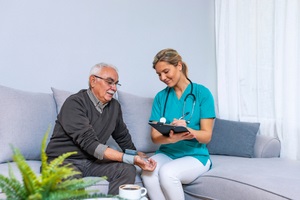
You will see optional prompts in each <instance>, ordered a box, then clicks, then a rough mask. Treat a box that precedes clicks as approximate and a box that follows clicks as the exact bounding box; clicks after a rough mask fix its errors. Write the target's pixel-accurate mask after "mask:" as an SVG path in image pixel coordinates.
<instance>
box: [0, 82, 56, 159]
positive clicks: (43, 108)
mask: <svg viewBox="0 0 300 200" xmlns="http://www.w3.org/2000/svg"><path fill="white" fill-rule="evenodd" d="M0 99H1V104H0V147H1V151H0V163H3V162H7V161H12V155H13V152H12V149H11V148H10V144H12V145H13V146H14V147H16V148H18V149H19V150H20V151H21V153H22V154H23V156H24V157H25V158H26V159H28V160H40V149H41V143H42V139H43V137H44V135H45V133H46V131H47V129H48V128H49V126H50V127H51V128H53V127H54V122H55V118H56V106H55V102H54V100H53V96H52V94H46V93H38V92H26V91H21V90H17V89H13V88H9V87H5V86H0ZM51 133H52V130H50V133H49V137H50V135H51Z"/></svg>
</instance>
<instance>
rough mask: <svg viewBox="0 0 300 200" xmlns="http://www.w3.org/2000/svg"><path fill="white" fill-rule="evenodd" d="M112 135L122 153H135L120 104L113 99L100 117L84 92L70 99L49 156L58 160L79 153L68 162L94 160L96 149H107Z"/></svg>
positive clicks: (50, 143) (59, 118) (57, 128)
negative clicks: (127, 151)
mask: <svg viewBox="0 0 300 200" xmlns="http://www.w3.org/2000/svg"><path fill="white" fill-rule="evenodd" d="M111 135H112V137H113V138H114V139H115V140H116V142H117V143H118V144H119V146H120V147H121V149H122V150H123V151H124V150H125V149H136V148H135V146H134V144H133V142H132V140H131V136H130V134H129V131H128V129H127V127H126V125H125V123H124V121H123V117H122V111H121V106H120V104H119V102H118V101H117V100H116V99H112V100H111V101H110V102H109V103H108V104H107V105H106V106H105V108H104V109H103V112H102V114H101V113H100V112H99V111H97V110H96V108H95V106H94V104H93V102H92V101H91V99H90V98H89V96H88V94H87V90H81V91H79V92H78V93H77V94H73V95H71V96H70V97H68V98H67V99H66V101H65V103H64V104H63V106H62V108H61V110H60V112H59V114H58V116H57V120H56V123H55V127H54V131H53V135H52V137H51V139H50V142H49V144H48V146H47V149H46V153H47V155H48V157H49V158H55V157H58V156H60V155H61V154H63V153H66V152H71V151H76V152H77V154H75V155H72V156H71V157H69V158H73V159H74V158H75V159H95V157H94V153H95V149H96V148H97V147H98V146H99V145H105V144H106V142H107V140H108V139H109V137H110V136H111ZM102 149H103V148H102Z"/></svg>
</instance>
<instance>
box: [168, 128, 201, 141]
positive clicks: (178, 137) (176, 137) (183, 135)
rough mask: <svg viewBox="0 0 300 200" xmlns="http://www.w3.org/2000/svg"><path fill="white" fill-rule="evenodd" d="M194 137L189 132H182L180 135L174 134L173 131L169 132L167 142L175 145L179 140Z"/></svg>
mask: <svg viewBox="0 0 300 200" xmlns="http://www.w3.org/2000/svg"><path fill="white" fill-rule="evenodd" d="M194 138H195V137H194V135H193V134H191V133H190V132H182V133H174V131H172V130H171V131H170V134H169V142H170V143H176V142H178V141H180V140H191V139H194Z"/></svg>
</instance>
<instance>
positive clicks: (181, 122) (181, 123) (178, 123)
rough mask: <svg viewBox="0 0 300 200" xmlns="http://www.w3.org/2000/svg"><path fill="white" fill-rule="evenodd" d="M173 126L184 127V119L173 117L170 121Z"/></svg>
mask: <svg viewBox="0 0 300 200" xmlns="http://www.w3.org/2000/svg"><path fill="white" fill-rule="evenodd" d="M171 124H172V125H174V126H184V127H186V121H185V120H184V119H174V120H173V122H172V123H171Z"/></svg>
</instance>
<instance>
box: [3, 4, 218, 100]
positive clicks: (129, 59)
mask: <svg viewBox="0 0 300 200" xmlns="http://www.w3.org/2000/svg"><path fill="white" fill-rule="evenodd" d="M168 47H171V48H175V49H176V50H178V52H179V53H180V54H181V55H182V57H183V59H184V61H185V62H186V63H187V64H188V66H189V74H190V78H191V79H192V80H193V81H194V82H198V83H201V84H204V85H206V86H207V87H208V88H210V89H211V91H212V92H213V94H214V95H216V63H215V41H214V1H212V0H188V1H186V0H110V1H104V0H89V1H84V0H42V1H41V0H26V1H18V0H0V84H1V85H5V86H9V87H13V88H17V89H22V90H26V91H34V92H35V91H37V92H50V91H51V90H50V87H56V88H58V89H64V90H69V91H73V92H76V91H78V90H79V89H82V88H87V80H88V74H89V70H90V68H91V67H92V66H93V65H94V64H96V63H98V62H108V63H112V64H114V65H116V66H117V67H118V69H119V74H120V82H121V83H122V87H121V88H120V90H123V91H126V92H131V93H134V94H138V95H141V96H154V95H155V94H156V92H158V91H159V90H161V89H162V88H163V87H165V85H164V84H163V83H161V82H160V81H159V80H158V77H157V75H156V73H155V71H154V70H153V69H152V65H151V63H152V59H153V57H154V55H155V54H156V53H157V52H158V51H159V50H161V49H163V48H168Z"/></svg>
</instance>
